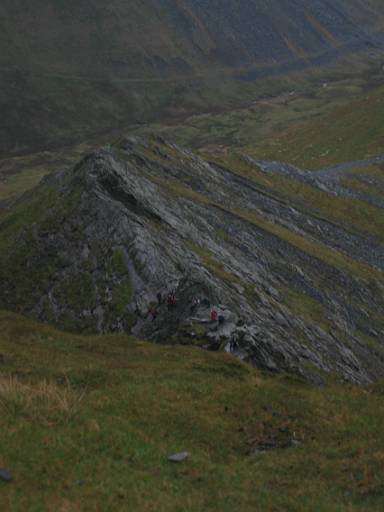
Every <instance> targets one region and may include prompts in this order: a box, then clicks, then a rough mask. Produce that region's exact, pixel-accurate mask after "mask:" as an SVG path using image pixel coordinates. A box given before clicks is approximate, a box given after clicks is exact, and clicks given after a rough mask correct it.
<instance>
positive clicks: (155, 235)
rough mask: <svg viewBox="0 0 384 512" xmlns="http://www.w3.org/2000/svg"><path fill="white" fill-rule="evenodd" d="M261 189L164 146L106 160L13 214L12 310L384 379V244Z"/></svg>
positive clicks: (275, 365) (111, 151)
mask: <svg viewBox="0 0 384 512" xmlns="http://www.w3.org/2000/svg"><path fill="white" fill-rule="evenodd" d="M250 185H251V186H248V185H247V183H246V181H245V180H239V179H238V176H237V175H236V172H235V173H234V172H232V171H230V170H229V171H226V170H225V169H224V168H221V167H218V166H215V165H211V164H209V163H208V162H206V161H204V160H202V159H201V158H199V157H197V156H195V155H194V154H193V153H192V152H191V151H189V150H186V149H183V148H181V147H179V146H177V145H175V144H172V143H169V142H166V141H165V140H163V139H162V138H160V137H157V138H137V137H131V138H127V139H122V140H120V141H119V142H118V143H116V144H114V145H113V146H110V147H108V148H104V149H101V150H98V151H96V152H95V153H92V154H90V155H88V156H87V157H86V158H84V159H83V160H82V161H81V162H80V163H79V164H78V165H77V166H75V168H74V169H69V170H67V171H60V172H58V173H56V174H53V175H51V176H49V177H47V178H45V179H44V180H43V182H42V183H41V184H40V185H39V186H38V187H37V188H36V189H35V190H33V191H32V192H30V193H27V194H25V196H24V197H23V198H21V200H19V201H18V203H17V204H16V205H15V206H14V208H13V209H12V210H10V211H9V212H8V213H6V214H4V215H3V216H2V217H1V218H0V246H1V248H2V250H1V253H0V308H3V309H8V310H13V311H16V312H19V313H22V314H26V315H29V316H32V317H34V318H37V319H39V320H43V321H47V322H50V323H54V324H56V325H58V326H60V327H62V328H65V329H67V330H70V331H76V332H83V333H87V332H88V333H111V332H131V333H132V334H134V335H136V336H139V337H142V338H145V339H149V340H153V341H156V342H159V343H183V344H194V345H198V346H203V347H206V348H209V349H211V350H226V351H228V350H229V349H230V347H232V349H233V351H234V355H236V356H237V357H239V358H241V359H244V360H246V361H249V362H252V364H255V365H256V366H258V367H260V368H263V369H267V370H270V371H274V372H276V371H289V372H294V373H299V374H300V375H302V376H304V377H305V378H308V379H310V380H313V381H316V382H321V381H322V380H323V376H324V375H326V374H329V373H330V372H332V373H337V374H340V375H342V377H343V378H344V379H346V380H348V381H351V382H359V383H364V382H371V381H373V380H376V379H378V378H380V377H382V376H383V375H384V318H383V306H384V278H383V273H382V272H380V271H379V270H378V269H377V268H375V265H373V262H375V261H377V262H380V261H383V252H384V248H383V244H382V243H381V242H378V241H376V242H373V241H372V239H371V238H370V237H368V236H365V235H364V233H358V234H351V233H350V232H348V230H345V229H343V226H342V224H340V226H335V225H332V224H331V223H329V222H327V221H326V220H322V219H319V218H318V217H316V216H313V215H311V211H310V210H308V211H304V210H302V211H300V210H298V209H295V208H293V207H292V206H290V205H289V203H284V202H282V201H280V200H279V199H278V198H277V199H276V198H274V197H273V196H272V195H267V194H265V193H264V192H263V191H260V190H258V189H257V188H256V187H253V185H252V184H250ZM172 290H174V291H175V299H176V303H175V304H174V303H173V301H171V302H170V303H169V304H167V297H168V294H169V293H170V292H171V291H172ZM159 292H160V293H161V295H162V297H161V300H160V301H159V299H158V293H159ZM197 298H198V299H200V300H201V301H202V302H201V303H200V304H199V303H196V301H195V299H197ZM208 304H209V305H210V306H209V305H208ZM211 308H213V309H214V310H215V311H216V313H217V314H218V316H219V317H222V319H221V321H220V322H219V323H218V322H217V321H211ZM155 310H156V315H155V318H153V315H152V313H153V312H154V311H155Z"/></svg>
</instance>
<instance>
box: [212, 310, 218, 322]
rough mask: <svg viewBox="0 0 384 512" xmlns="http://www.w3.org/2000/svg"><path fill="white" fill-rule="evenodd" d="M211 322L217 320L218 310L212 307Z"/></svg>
mask: <svg viewBox="0 0 384 512" xmlns="http://www.w3.org/2000/svg"><path fill="white" fill-rule="evenodd" d="M211 322H217V311H216V309H211Z"/></svg>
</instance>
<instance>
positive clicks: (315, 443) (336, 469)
mask: <svg viewBox="0 0 384 512" xmlns="http://www.w3.org/2000/svg"><path fill="white" fill-rule="evenodd" d="M0 322H1V334H0V354H1V356H0V361H1V369H2V373H1V377H0V409H1V415H0V446H1V447H2V448H1V452H0V466H3V467H7V468H8V469H9V470H10V471H12V473H13V476H14V481H13V482H12V483H10V484H5V483H2V482H0V508H1V510H10V511H11V510H12V512H17V511H23V512H24V511H25V510H28V511H43V510H44V511H45V510H47V511H51V510H52V511H64V510H65V511H76V512H77V511H82V510H87V511H92V510H94V511H104V510H105V511H109V510H127V511H128V510H140V511H144V512H145V511H149V510H156V511H176V510H190V511H196V510H220V511H227V510H228V511H232V510H239V511H248V510H249V511H255V510H262V511H269V510H271V511H281V510H292V511H293V510H300V511H311V512H312V511H313V510H316V511H327V512H329V511H341V510H345V511H360V510H371V511H379V510H382V508H383V503H384V479H383V473H382V471H381V469H382V464H383V462H384V451H383V449H382V447H383V446H384V438H383V430H382V424H383V421H384V408H383V387H382V385H376V386H374V387H369V388H355V387H351V386H343V385H338V384H336V383H333V384H332V383H330V384H329V385H327V386H326V387H324V388H314V387H311V386H309V385H308V384H304V383H301V382H299V381H295V380H293V379H290V378H287V377H278V378H272V377H268V376H265V375H262V374H260V373H259V372H256V371H254V370H252V369H251V368H249V367H247V366H245V365H243V364H241V363H239V362H237V361H235V360H233V359H232V358H231V357H230V356H227V355H223V354H214V353H208V352H204V351H201V350H200V349H196V348H182V347H172V348H171V347H166V346H165V347H164V346H162V347H160V346H156V345H151V344H148V343H144V342H140V341H137V340H134V339H132V338H128V337H123V336H113V337H112V336H110V337H97V338H92V337H90V338H86V337H80V336H73V335H69V334H63V333H60V332H58V331H55V330H53V329H52V328H50V327H49V326H42V325H38V324H35V323H32V322H31V321H27V320H25V319H23V318H21V317H17V316H15V315H12V314H10V313H0ZM293 437H294V438H295V439H296V440H298V441H300V442H301V443H302V444H301V445H300V446H298V447H296V448H293V447H289V448H283V447H280V448H277V449H275V450H272V451H270V452H268V453H266V454H264V455H261V456H256V457H251V456H250V455H249V451H250V450H252V447H255V446H256V445H257V444H258V443H260V442H265V441H267V440H269V439H273V438H274V439H276V440H277V443H278V444H279V445H281V446H283V445H284V444H285V443H286V441H287V439H291V438H293ZM180 450H188V451H189V452H190V453H191V454H192V456H191V458H190V459H189V460H188V461H186V462H184V463H183V464H180V465H173V464H171V463H169V462H168V461H167V456H168V455H169V454H171V453H174V452H177V451H180Z"/></svg>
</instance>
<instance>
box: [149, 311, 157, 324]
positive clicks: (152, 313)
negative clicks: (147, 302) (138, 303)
mask: <svg viewBox="0 0 384 512" xmlns="http://www.w3.org/2000/svg"><path fill="white" fill-rule="evenodd" d="M149 314H150V316H151V317H152V322H154V321H155V320H156V318H157V311H156V309H155V308H151V309H150V310H149Z"/></svg>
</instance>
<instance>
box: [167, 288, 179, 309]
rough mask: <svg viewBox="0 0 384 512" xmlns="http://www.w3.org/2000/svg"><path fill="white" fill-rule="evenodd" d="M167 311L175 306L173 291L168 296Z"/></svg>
mask: <svg viewBox="0 0 384 512" xmlns="http://www.w3.org/2000/svg"><path fill="white" fill-rule="evenodd" d="M167 302H168V311H170V310H171V309H172V308H174V307H175V306H176V302H177V301H176V294H175V292H174V291H172V292H171V293H169V294H168V301H167Z"/></svg>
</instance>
